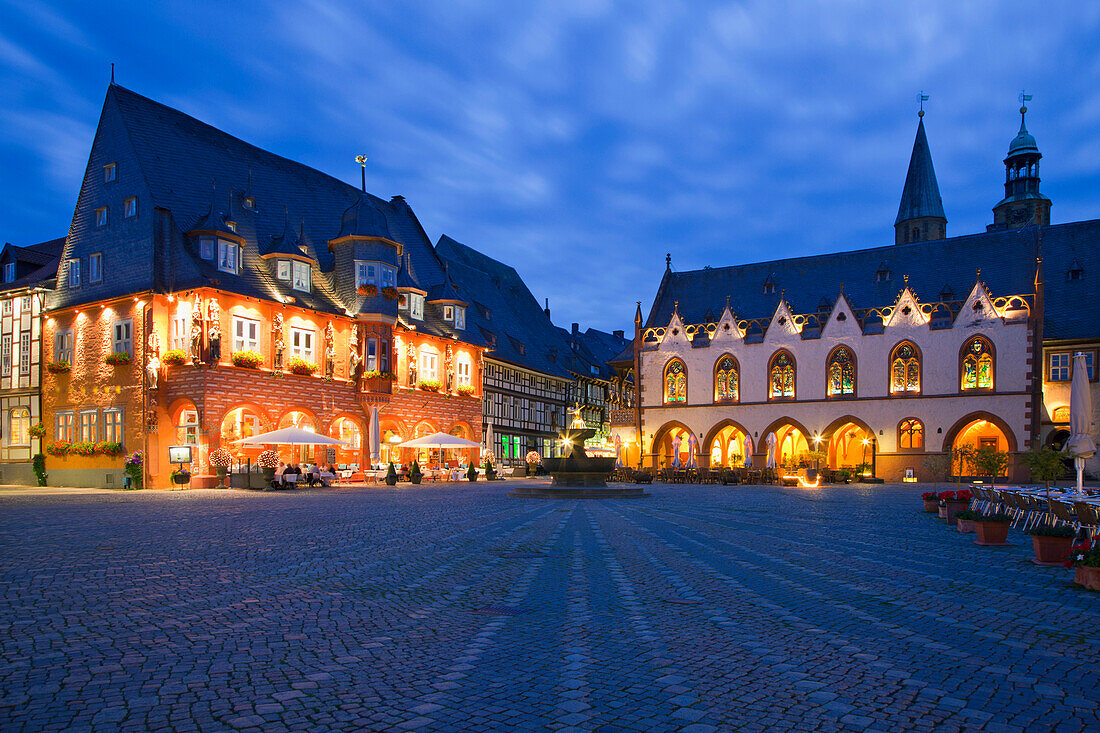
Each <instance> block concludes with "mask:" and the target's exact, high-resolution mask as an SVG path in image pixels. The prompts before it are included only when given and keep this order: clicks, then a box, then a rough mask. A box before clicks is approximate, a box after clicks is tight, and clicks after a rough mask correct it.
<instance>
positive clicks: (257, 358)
mask: <svg viewBox="0 0 1100 733" xmlns="http://www.w3.org/2000/svg"><path fill="white" fill-rule="evenodd" d="M231 361H232V363H233V366H236V367H244V368H245V369H258V368H259V367H260V365H261V364H263V363H264V357H263V355H262V354H261V353H260V352H258V351H235V352H233V358H232V359H231Z"/></svg>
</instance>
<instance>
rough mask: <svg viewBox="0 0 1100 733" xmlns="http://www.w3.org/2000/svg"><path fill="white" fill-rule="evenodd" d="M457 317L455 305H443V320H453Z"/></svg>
mask: <svg viewBox="0 0 1100 733" xmlns="http://www.w3.org/2000/svg"><path fill="white" fill-rule="evenodd" d="M454 319H455V307H454V306H453V305H445V306H443V320H444V321H448V322H450V321H453V320H454Z"/></svg>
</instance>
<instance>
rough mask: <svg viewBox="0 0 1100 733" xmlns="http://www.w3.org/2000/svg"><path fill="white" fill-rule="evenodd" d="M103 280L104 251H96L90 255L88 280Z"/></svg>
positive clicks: (93, 281) (95, 281) (92, 281)
mask: <svg viewBox="0 0 1100 733" xmlns="http://www.w3.org/2000/svg"><path fill="white" fill-rule="evenodd" d="M101 280H103V253H102V252H94V253H92V254H90V255H88V282H90V283H97V282H100V281H101Z"/></svg>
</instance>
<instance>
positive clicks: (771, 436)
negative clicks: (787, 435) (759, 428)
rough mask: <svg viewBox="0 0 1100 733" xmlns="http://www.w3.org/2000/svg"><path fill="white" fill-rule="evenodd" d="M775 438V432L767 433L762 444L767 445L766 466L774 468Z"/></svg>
mask: <svg viewBox="0 0 1100 733" xmlns="http://www.w3.org/2000/svg"><path fill="white" fill-rule="evenodd" d="M776 440H777V438H776V437H775V433H768V437H767V438H765V439H764V445H766V446H767V447H768V463H767V467H768V468H775V466H776V460H775V443H776Z"/></svg>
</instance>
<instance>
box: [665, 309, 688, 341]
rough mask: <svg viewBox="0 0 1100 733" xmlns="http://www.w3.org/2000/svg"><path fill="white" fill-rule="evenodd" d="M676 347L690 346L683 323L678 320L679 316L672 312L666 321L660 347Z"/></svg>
mask: <svg viewBox="0 0 1100 733" xmlns="http://www.w3.org/2000/svg"><path fill="white" fill-rule="evenodd" d="M677 345H684V346H688V347H690V346H691V341H690V340H689V339H688V336H687V332H686V331H685V330H684V322H683V321H681V320H680V314H679V313H676V312H674V313H673V314H672V318H670V319H669V321H668V327H667V328H666V329H665V335H664V338H662V339H661V347H662V348H669V347H675V346H677Z"/></svg>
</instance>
